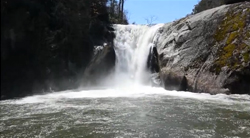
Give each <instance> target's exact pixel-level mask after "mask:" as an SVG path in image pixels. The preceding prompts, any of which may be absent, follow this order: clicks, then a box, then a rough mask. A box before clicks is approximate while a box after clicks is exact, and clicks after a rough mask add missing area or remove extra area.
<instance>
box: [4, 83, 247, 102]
mask: <svg viewBox="0 0 250 138" xmlns="http://www.w3.org/2000/svg"><path fill="white" fill-rule="evenodd" d="M154 96H156V97H157V96H160V97H161V96H168V98H170V99H195V100H201V101H204V102H215V103H218V104H235V103H236V104H247V105H250V96H248V95H224V94H218V95H210V94H204V93H201V94H199V93H192V92H177V91H167V90H165V89H163V88H156V87H150V86H139V85H137V86H135V85H134V86H130V87H128V86H127V87H120V88H112V89H106V90H83V91H64V92H57V93H50V94H46V95H37V96H30V97H26V98H23V99H20V100H15V101H13V100H8V101H2V103H1V104H32V103H51V102H56V101H61V100H64V99H90V98H91V99H93V98H95V99H97V98H125V97H126V98H140V97H154Z"/></svg>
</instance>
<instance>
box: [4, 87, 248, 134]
mask: <svg viewBox="0 0 250 138" xmlns="http://www.w3.org/2000/svg"><path fill="white" fill-rule="evenodd" d="M0 108H1V112H0V121H1V122H0V133H1V137H65V138H68V137H88V138H111V137H117V138H130V137H140V138H144V137H145V138H149V137H150V138H155V137H160V138H167V137H169V138H174V137H190V138H193V137H197V138H198V137H199V138H202V137H204V138H207V137H214V138H220V137H221V138H224V137H246V138H247V137H250V96H247V95H230V96H227V95H208V94H195V93H189V92H176V91H166V90H163V89H162V88H153V87H145V86H134V87H131V88H129V87H126V88H114V89H106V90H83V91H64V92H59V93H50V94H46V95H37V96H31V97H26V98H23V99H18V100H6V101H1V102H0Z"/></svg>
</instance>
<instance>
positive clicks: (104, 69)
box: [81, 46, 116, 87]
mask: <svg viewBox="0 0 250 138" xmlns="http://www.w3.org/2000/svg"><path fill="white" fill-rule="evenodd" d="M115 57H116V55H115V50H114V48H113V46H98V47H97V48H96V50H95V55H94V56H93V58H92V60H91V62H90V64H89V65H88V67H87V69H86V70H85V72H84V75H83V76H84V77H83V80H81V81H82V83H81V84H82V85H83V86H85V87H93V86H101V85H102V84H103V80H105V78H106V77H107V76H109V75H110V74H111V73H112V72H113V71H114V67H115V61H116V58H115Z"/></svg>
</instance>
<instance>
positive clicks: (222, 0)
mask: <svg viewBox="0 0 250 138" xmlns="http://www.w3.org/2000/svg"><path fill="white" fill-rule="evenodd" d="M243 1H249V0H201V1H200V2H199V3H198V4H197V5H195V7H194V9H193V12H192V14H196V13H199V12H202V11H205V10H208V9H212V8H215V7H218V6H221V5H223V4H233V3H237V2H243Z"/></svg>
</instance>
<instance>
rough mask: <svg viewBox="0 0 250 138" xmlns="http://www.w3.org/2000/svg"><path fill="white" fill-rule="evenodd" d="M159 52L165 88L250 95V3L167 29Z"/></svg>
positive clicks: (193, 17)
mask: <svg viewBox="0 0 250 138" xmlns="http://www.w3.org/2000/svg"><path fill="white" fill-rule="evenodd" d="M157 51H158V53H159V64H160V77H161V80H162V82H163V84H164V87H165V88H166V89H170V90H172V89H175V90H188V91H193V92H207V93H211V94H217V93H228V94H230V93H231V94H234V93H237V94H250V58H249V57H250V56H249V55H250V2H244V3H237V4H232V5H223V6H221V7H217V8H214V9H210V10H207V11H204V12H201V13H198V14H195V15H191V16H188V17H185V18H182V19H180V20H177V21H175V22H172V23H169V24H166V25H165V26H164V27H163V32H162V35H161V37H160V38H159V41H158V45H157Z"/></svg>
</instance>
